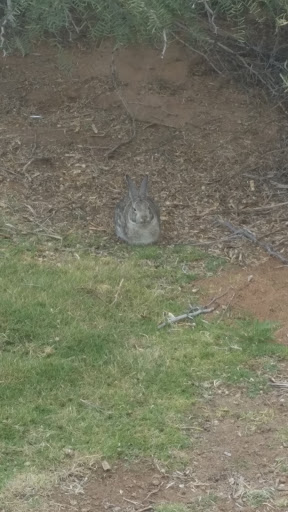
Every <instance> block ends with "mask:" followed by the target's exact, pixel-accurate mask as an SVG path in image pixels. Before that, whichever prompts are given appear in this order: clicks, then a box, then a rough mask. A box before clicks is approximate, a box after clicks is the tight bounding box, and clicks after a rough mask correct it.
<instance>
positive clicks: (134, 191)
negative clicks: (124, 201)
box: [125, 174, 138, 201]
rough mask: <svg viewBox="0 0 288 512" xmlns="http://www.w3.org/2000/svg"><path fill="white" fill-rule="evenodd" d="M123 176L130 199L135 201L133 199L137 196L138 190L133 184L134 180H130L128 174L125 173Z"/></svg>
mask: <svg viewBox="0 0 288 512" xmlns="http://www.w3.org/2000/svg"><path fill="white" fill-rule="evenodd" d="M125 178H126V181H127V185H128V190H129V196H130V199H132V200H134V201H135V199H136V198H137V196H138V191H137V188H136V185H135V183H134V181H132V180H131V178H130V176H128V174H126V176H125Z"/></svg>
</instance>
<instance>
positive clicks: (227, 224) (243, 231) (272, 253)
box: [217, 219, 288, 265]
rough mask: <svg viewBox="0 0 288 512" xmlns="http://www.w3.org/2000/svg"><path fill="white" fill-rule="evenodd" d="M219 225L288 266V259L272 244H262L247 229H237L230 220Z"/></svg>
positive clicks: (222, 221)
mask: <svg viewBox="0 0 288 512" xmlns="http://www.w3.org/2000/svg"><path fill="white" fill-rule="evenodd" d="M217 224H219V225H220V226H224V227H225V228H227V229H229V230H230V231H231V232H232V233H233V234H234V235H236V236H242V237H244V238H247V240H250V242H253V243H254V244H255V245H258V246H259V247H262V249H264V250H265V251H266V252H268V254H269V255H270V256H274V258H277V259H278V260H280V261H281V262H282V263H283V264H284V265H288V259H287V258H285V257H284V256H282V254H280V253H279V252H277V251H274V249H273V248H272V247H271V245H270V244H267V243H265V242H261V241H260V240H259V239H258V238H257V237H256V236H255V235H254V234H253V233H251V231H249V230H248V229H245V228H237V227H235V226H233V224H231V222H229V221H228V220H220V219H218V220H217Z"/></svg>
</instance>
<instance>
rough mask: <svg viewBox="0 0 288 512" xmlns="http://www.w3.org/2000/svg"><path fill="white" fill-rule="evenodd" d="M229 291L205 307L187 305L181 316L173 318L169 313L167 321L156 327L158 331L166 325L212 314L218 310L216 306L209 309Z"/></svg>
mask: <svg viewBox="0 0 288 512" xmlns="http://www.w3.org/2000/svg"><path fill="white" fill-rule="evenodd" d="M228 291H229V290H227V291H226V292H224V293H222V294H221V295H219V296H218V297H214V298H213V299H212V300H211V301H210V302H209V304H207V305H206V306H204V307H200V306H192V305H191V304H189V311H188V312H187V313H183V315H179V316H174V315H172V314H171V313H169V314H168V315H167V319H166V320H165V322H163V323H162V324H160V325H158V329H162V328H163V327H165V326H166V325H171V324H175V323H176V322H181V320H186V319H188V320H193V318H195V317H196V316H199V315H206V314H208V313H212V312H213V311H215V309H217V308H218V306H219V305H218V304H217V305H216V306H215V307H211V306H212V304H214V303H215V302H216V301H217V300H219V299H221V298H222V297H224V295H226V294H227V293H228Z"/></svg>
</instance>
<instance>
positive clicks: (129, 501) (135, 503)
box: [123, 498, 138, 505]
mask: <svg viewBox="0 0 288 512" xmlns="http://www.w3.org/2000/svg"><path fill="white" fill-rule="evenodd" d="M123 500H124V501H127V502H128V503H132V505H138V501H132V500H128V498H123Z"/></svg>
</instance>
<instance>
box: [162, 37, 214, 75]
mask: <svg viewBox="0 0 288 512" xmlns="http://www.w3.org/2000/svg"><path fill="white" fill-rule="evenodd" d="M171 34H172V36H173V37H175V39H177V41H179V43H182V44H184V46H187V48H190V50H192V51H193V52H195V53H198V55H201V57H204V59H205V60H207V62H208V64H210V66H212V68H213V69H214V70H215V71H216V72H217V73H218V74H219V75H223V73H222V72H221V71H220V70H219V69H218V68H216V66H215V65H214V64H213V62H211V60H209V59H208V57H207V55H205V53H203V52H200V50H196V48H193V46H191V45H190V44H188V43H185V41H183V39H180V37H178V36H177V35H176V34H175V33H174V32H171Z"/></svg>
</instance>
